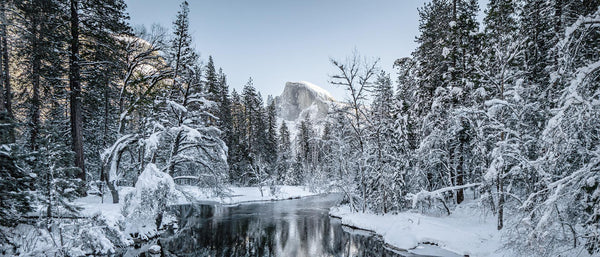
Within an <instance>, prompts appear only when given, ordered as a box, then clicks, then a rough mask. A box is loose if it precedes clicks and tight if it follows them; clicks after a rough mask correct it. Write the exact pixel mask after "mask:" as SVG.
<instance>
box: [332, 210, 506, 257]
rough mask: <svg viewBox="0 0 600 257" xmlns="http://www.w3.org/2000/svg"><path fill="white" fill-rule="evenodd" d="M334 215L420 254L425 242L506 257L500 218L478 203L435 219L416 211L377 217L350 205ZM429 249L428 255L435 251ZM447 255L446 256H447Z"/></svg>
mask: <svg viewBox="0 0 600 257" xmlns="http://www.w3.org/2000/svg"><path fill="white" fill-rule="evenodd" d="M330 213H331V215H333V216H336V217H341V218H342V223H343V224H345V225H350V226H355V227H359V228H364V229H368V230H372V231H374V232H376V233H377V234H380V235H382V236H383V239H384V240H385V242H386V243H388V244H390V245H393V246H395V247H398V248H400V249H405V250H411V249H412V251H413V252H414V253H420V251H421V250H422V251H425V250H423V249H424V248H423V245H422V243H433V244H437V245H438V246H439V247H440V248H442V249H445V250H448V251H451V252H454V253H457V254H459V255H469V256H503V255H504V253H503V252H502V251H501V250H500V248H501V246H502V241H501V234H500V232H498V231H497V230H496V217H494V216H491V215H485V214H484V213H483V212H482V211H481V209H480V207H479V206H478V205H477V203H476V202H475V201H473V202H464V203H463V204H461V205H459V206H458V207H457V209H456V210H455V211H454V212H453V213H452V214H451V215H449V216H442V217H433V216H426V215H423V214H419V213H413V212H402V213H399V214H385V215H376V214H372V213H356V212H351V211H350V209H349V208H348V207H347V206H343V207H339V208H333V209H332V210H331V211H330ZM425 248H427V252H426V254H429V251H434V249H432V248H429V247H425ZM444 256H445V255H444Z"/></svg>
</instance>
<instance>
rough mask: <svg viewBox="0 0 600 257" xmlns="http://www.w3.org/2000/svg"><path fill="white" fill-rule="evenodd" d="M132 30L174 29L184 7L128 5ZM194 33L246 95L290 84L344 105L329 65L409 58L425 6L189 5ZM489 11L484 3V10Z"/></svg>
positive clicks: (163, 1) (203, 1)
mask: <svg viewBox="0 0 600 257" xmlns="http://www.w3.org/2000/svg"><path fill="white" fill-rule="evenodd" d="M125 2H126V3H127V5H128V12H129V14H130V16H131V21H130V22H131V24H132V25H134V26H135V25H145V26H147V27H149V26H150V25H151V24H153V23H158V24H161V25H163V26H164V27H166V28H168V29H171V28H172V21H173V20H174V19H175V15H176V14H177V11H178V9H179V4H180V2H181V1H172V0H125ZM188 2H189V4H190V23H191V26H190V31H191V32H192V36H193V40H194V45H195V47H196V49H197V51H198V52H199V53H200V54H201V58H202V59H203V61H204V62H206V60H207V59H208V56H209V55H212V56H213V58H214V60H215V64H216V66H217V67H222V68H223V70H224V71H225V73H226V74H227V76H228V81H229V85H230V87H231V88H235V89H236V90H238V91H239V89H241V88H242V86H243V85H244V84H245V83H246V81H248V78H249V77H252V79H253V81H254V85H255V86H256V88H257V89H258V90H259V91H260V92H262V94H263V96H264V97H265V98H266V95H268V94H272V95H279V94H281V92H282V91H283V87H284V85H285V82H286V81H300V80H305V81H309V82H312V83H314V84H316V85H319V86H321V87H323V88H325V89H326V90H328V91H330V92H331V93H332V94H333V96H334V97H335V98H337V99H340V100H341V99H343V98H344V96H345V93H344V91H343V89H341V88H338V87H335V86H332V85H330V84H329V83H328V81H329V76H330V75H332V74H333V73H334V72H335V70H334V69H333V68H332V66H331V64H330V62H329V58H330V57H333V58H336V59H343V58H345V57H346V56H348V55H350V54H351V53H352V51H353V50H354V49H355V48H356V49H357V50H358V51H359V52H360V53H361V54H362V55H364V56H367V57H374V58H381V62H380V66H381V68H383V69H385V70H387V71H390V72H393V70H392V64H393V62H394V60H396V59H397V58H400V57H404V56H409V55H410V53H411V52H412V51H413V50H414V49H415V47H416V44H415V42H414V39H415V37H416V36H417V35H418V20H419V17H418V13H417V8H418V7H421V6H423V4H424V3H425V2H426V1H425V0H378V1H368V0H294V1H293V0H252V1H250V0H237V1H233V0H189V1H188ZM484 7H485V5H483V4H482V3H480V8H484Z"/></svg>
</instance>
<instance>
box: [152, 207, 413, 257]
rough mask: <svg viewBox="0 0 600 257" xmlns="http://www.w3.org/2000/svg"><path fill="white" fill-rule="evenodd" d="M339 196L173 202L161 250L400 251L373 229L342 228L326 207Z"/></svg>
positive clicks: (338, 253)
mask: <svg viewBox="0 0 600 257" xmlns="http://www.w3.org/2000/svg"><path fill="white" fill-rule="evenodd" d="M337 201H339V196H331V195H330V196H327V197H314V198H309V199H303V200H289V201H279V202H271V203H260V204H243V205H238V206H233V207H223V206H210V205H199V206H191V205H186V206H178V207H177V208H176V210H175V211H176V212H177V213H178V215H179V220H180V229H178V230H172V231H167V232H166V233H164V234H163V235H162V236H161V238H160V239H159V243H160V244H161V245H162V247H163V254H164V255H165V256H311V257H312V256H405V254H402V255H400V254H399V253H395V252H392V251H389V250H387V248H385V247H384V246H383V244H382V242H381V240H379V238H377V237H376V236H374V235H371V234H368V233H357V232H356V231H345V229H344V228H343V227H342V226H341V223H340V221H339V220H338V219H333V218H329V216H328V210H329V208H330V207H331V206H333V205H335V204H336V203H337Z"/></svg>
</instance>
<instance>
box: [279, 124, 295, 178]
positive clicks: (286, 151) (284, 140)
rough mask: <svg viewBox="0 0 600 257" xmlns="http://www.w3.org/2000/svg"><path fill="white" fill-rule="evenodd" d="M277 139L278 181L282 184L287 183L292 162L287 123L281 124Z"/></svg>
mask: <svg viewBox="0 0 600 257" xmlns="http://www.w3.org/2000/svg"><path fill="white" fill-rule="evenodd" d="M277 138H278V142H277V168H276V169H277V181H278V182H280V183H282V182H284V181H286V177H287V175H288V172H289V171H290V165H291V160H292V148H291V141H290V131H289V129H288V127H287V125H286V121H282V122H281V126H279V136H278V137H277Z"/></svg>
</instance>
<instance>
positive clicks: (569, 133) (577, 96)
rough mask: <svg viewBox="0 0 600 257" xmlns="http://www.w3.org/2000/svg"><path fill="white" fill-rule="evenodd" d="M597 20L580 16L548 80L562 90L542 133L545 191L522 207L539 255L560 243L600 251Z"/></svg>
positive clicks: (599, 21) (560, 45) (595, 15)
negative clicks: (599, 223) (526, 212)
mask: <svg viewBox="0 0 600 257" xmlns="http://www.w3.org/2000/svg"><path fill="white" fill-rule="evenodd" d="M599 17H600V10H597V11H596V12H595V13H593V14H590V15H587V16H581V17H580V18H579V19H577V20H576V21H575V22H574V23H573V24H572V25H571V26H569V27H567V29H566V30H565V34H564V36H563V37H562V38H561V39H560V41H559V43H558V44H557V45H556V47H555V49H554V52H556V53H557V54H558V59H557V64H556V65H557V67H554V68H552V69H551V70H554V72H553V73H552V74H550V75H551V76H550V77H551V81H550V82H551V83H553V84H556V85H559V88H563V89H562V90H561V91H560V97H559V98H558V99H556V100H553V101H554V102H556V103H557V104H558V106H557V107H558V108H556V109H554V110H553V111H552V116H551V118H550V119H549V120H548V122H547V123H546V127H545V129H544V131H543V133H542V140H543V146H542V149H543V152H542V155H541V156H540V158H539V159H538V160H537V162H536V164H538V165H539V166H538V172H539V174H540V176H542V178H541V181H540V182H541V184H542V188H540V190H538V191H536V192H533V193H532V194H530V196H529V197H528V199H527V200H526V201H524V203H523V205H522V207H523V209H524V210H528V211H529V214H530V215H528V216H527V217H526V221H527V222H528V223H527V224H530V225H529V226H527V227H526V228H524V231H525V232H526V238H527V243H528V244H531V245H534V246H537V247H535V249H537V250H538V251H541V252H540V254H544V253H551V252H553V251H556V250H557V248H556V247H557V246H560V245H563V244H557V243H556V242H562V243H572V246H573V247H577V246H579V245H583V246H585V247H586V248H587V250H588V252H589V253H590V254H592V255H595V254H598V253H600V243H599V242H600V229H599V226H598V221H599V220H600V218H599V215H598V213H600V204H599V203H600V202H599V201H598V197H597V196H598V195H599V194H600V191H599V190H600V189H599V188H600V187H598V185H599V181H600V180H599V176H598V174H599V171H600V170H599V163H600V150H599V149H598V145H599V143H600V142H599V141H600V139H599V137H598V135H599V133H600V127H599V124H600V116H599V113H600V112H599V111H598V110H599V108H600V100H599V99H598V96H599V95H600V93H599V91H598V84H599V83H600V80H599V79H598V78H599V76H598V75H599V74H600V58H599V55H598V54H597V53H598V51H600V47H598V44H597V42H598V40H599V38H600V31H599V30H598V28H599V27H598V24H600V19H599ZM592 52H593V54H592ZM549 242H553V243H549Z"/></svg>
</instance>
